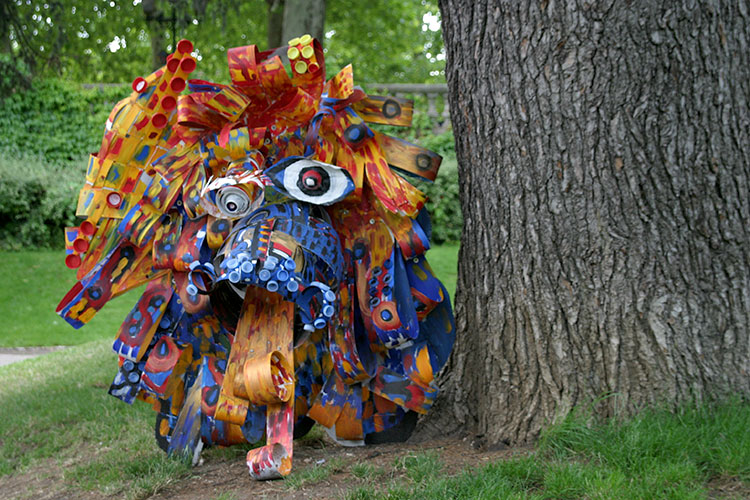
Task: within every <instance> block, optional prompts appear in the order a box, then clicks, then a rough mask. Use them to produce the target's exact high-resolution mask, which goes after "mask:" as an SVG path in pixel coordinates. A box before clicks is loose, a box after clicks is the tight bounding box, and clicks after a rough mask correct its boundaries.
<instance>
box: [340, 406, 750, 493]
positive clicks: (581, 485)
mask: <svg viewBox="0 0 750 500" xmlns="http://www.w3.org/2000/svg"><path fill="white" fill-rule="evenodd" d="M748 429H750V404H748V403H747V402H741V401H739V400H735V401H729V402H726V403H723V404H717V405H699V406H685V407H683V408H681V409H679V410H678V411H676V412H671V411H667V410H647V411H644V412H642V413H640V414H639V415H638V416H636V417H634V418H631V419H627V420H624V421H616V420H608V421H604V422H592V419H591V418H587V417H586V416H585V415H583V414H582V413H573V414H571V415H570V416H569V417H568V418H567V419H565V420H564V421H563V422H561V423H560V424H557V425H555V426H552V427H551V428H550V429H549V430H548V431H547V432H546V433H545V435H544V437H543V438H542V440H541V441H540V443H539V445H538V447H537V449H536V450H535V451H534V452H532V453H531V454H530V455H528V456H524V457H516V458H511V459H508V460H501V461H498V462H496V463H493V464H490V465H487V466H485V467H483V468H481V469H478V470H476V469H475V470H466V471H463V472H461V473H460V474H458V475H456V476H453V477H444V474H442V471H443V469H444V467H443V466H442V464H441V463H440V460H439V458H438V457H435V456H430V455H418V456H414V457H406V458H405V459H402V460H401V463H397V464H396V465H397V468H402V469H403V470H404V471H405V475H406V478H407V481H406V482H400V483H391V484H390V485H389V486H388V487H386V488H384V489H380V490H378V489H376V488H373V487H372V485H367V486H362V487H359V488H356V489H354V490H352V491H350V492H349V494H348V496H347V498H348V499H349V500H373V499H388V500H395V499H402V498H430V499H436V500H440V499H461V498H466V499H474V498H480V499H481V498H487V499H490V498H492V499H494V498H528V499H553V498H554V499H579V498H591V499H596V498H599V499H623V500H624V499H675V500H678V499H680V500H682V499H707V498H714V497H715V495H714V492H712V491H711V489H710V486H709V483H711V482H712V481H719V482H730V483H740V489H741V490H742V491H741V494H744V495H747V494H748V493H750V432H748ZM737 498H739V496H738V497H737Z"/></svg>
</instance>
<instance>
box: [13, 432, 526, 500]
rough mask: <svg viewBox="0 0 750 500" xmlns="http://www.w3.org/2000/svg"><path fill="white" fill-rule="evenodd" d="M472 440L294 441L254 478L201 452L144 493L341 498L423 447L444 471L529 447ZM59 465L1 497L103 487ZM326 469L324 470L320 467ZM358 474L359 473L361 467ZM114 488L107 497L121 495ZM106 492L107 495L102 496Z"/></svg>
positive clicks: (185, 497) (177, 499)
mask: <svg viewBox="0 0 750 500" xmlns="http://www.w3.org/2000/svg"><path fill="white" fill-rule="evenodd" d="M475 446H476V443H474V446H472V441H471V440H461V439H442V440H433V441H428V442H422V443H414V444H411V443H401V444H383V445H370V446H363V447H357V448H345V447H342V446H339V445H337V444H335V443H333V442H331V441H329V440H328V439H327V437H324V438H320V439H315V440H309V441H301V442H295V446H294V469H293V471H292V475H291V476H290V478H289V479H287V480H276V481H254V480H252V479H250V476H249V474H248V471H247V466H246V465H245V462H244V459H243V457H242V456H239V457H228V456H221V454H219V455H217V454H214V453H205V454H204V457H205V458H204V459H203V461H202V463H201V464H200V465H199V466H196V467H194V468H193V469H192V474H191V476H190V477H187V478H184V479H182V480H179V481H177V482H176V483H174V484H172V485H170V486H168V487H166V488H164V489H162V490H161V491H159V492H158V493H156V494H155V495H152V496H149V497H147V498H149V499H152V500H210V499H213V498H216V497H218V496H220V495H224V497H223V498H230V499H231V498H236V499H242V498H268V499H276V498H284V499H286V498H290V499H333V498H342V497H344V496H345V495H346V493H347V492H349V491H351V490H352V489H354V488H356V487H357V486H364V485H369V486H368V487H373V485H378V486H380V487H384V488H385V487H387V486H388V485H389V484H391V483H392V482H393V481H400V480H406V478H405V472H404V470H403V468H399V467H398V466H397V464H398V462H399V460H400V459H402V458H403V457H407V456H410V455H411V456H414V455H419V454H422V453H428V454H434V455H435V456H437V457H438V458H439V459H440V461H441V462H442V464H443V471H444V472H445V473H446V474H448V475H451V474H457V473H459V472H461V471H462V470H464V469H465V468H468V467H480V466H482V465H484V464H487V463H490V462H492V461H495V460H499V459H501V458H507V457H510V456H513V455H517V454H524V453H528V452H529V451H530V449H514V450H510V449H505V450H498V449H495V450H479V449H476V448H475ZM356 464H366V465H367V466H369V467H370V469H369V470H372V471H376V472H377V474H378V476H377V480H376V481H373V480H372V479H371V478H370V480H369V482H368V478H366V477H365V478H359V477H357V475H356V474H355V473H354V472H353V471H352V468H353V466H355V465H356ZM63 468H64V464H63V465H56V464H55V463H54V462H52V461H48V462H47V463H45V465H44V466H43V467H36V468H34V469H33V470H29V471H26V472H24V473H21V474H16V475H13V476H6V477H2V478H0V499H2V500H5V499H27V498H28V499H32V498H33V499H34V500H58V499H66V500H94V499H100V498H102V497H103V495H102V493H101V492H96V491H94V492H90V491H81V490H79V489H77V488H75V487H74V486H73V485H70V484H69V483H66V482H65V481H64V479H63ZM324 471H328V472H324ZM360 475H362V474H361V473H360ZM120 496H121V493H120V494H117V495H115V496H113V497H110V498H115V497H118V498H119V497H120ZM105 498H106V497H105Z"/></svg>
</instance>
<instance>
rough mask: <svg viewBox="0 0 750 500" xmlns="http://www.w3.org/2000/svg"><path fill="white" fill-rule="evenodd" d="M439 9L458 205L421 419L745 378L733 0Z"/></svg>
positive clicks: (615, 409) (739, 21) (741, 92)
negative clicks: (445, 309) (428, 404)
mask: <svg viewBox="0 0 750 500" xmlns="http://www.w3.org/2000/svg"><path fill="white" fill-rule="evenodd" d="M440 9H441V13H442V19H443V34H444V38H445V44H446V52H447V64H448V65H447V70H446V73H447V80H448V85H449V90H450V101H451V110H452V120H453V126H454V131H455V135H456V152H457V155H458V160H459V165H460V169H459V176H460V182H461V198H462V209H463V213H464V220H465V223H464V230H463V239H462V248H461V253H460V257H459V276H458V297H457V300H456V302H457V307H456V309H457V314H456V317H457V319H458V329H459V332H458V339H457V341H456V348H455V350H454V352H453V356H452V358H451V362H450V364H449V367H448V374H447V376H446V377H445V378H444V386H445V387H444V388H445V392H446V394H444V397H443V399H442V401H443V408H442V412H441V411H435V412H433V413H432V414H431V415H432V416H434V417H436V418H435V419H433V421H432V424H439V425H440V427H438V428H439V429H440V431H441V432H445V431H446V430H447V429H451V428H454V429H455V428H456V427H457V426H469V427H470V428H473V429H475V430H476V432H477V433H479V434H484V435H485V437H486V439H487V440H488V442H491V443H493V442H494V443H496V442H500V441H508V442H522V441H526V440H528V439H530V438H533V437H535V436H537V435H538V433H539V431H540V429H541V428H542V427H543V426H544V425H545V424H547V423H549V422H550V421H551V420H553V419H554V418H555V417H557V416H560V415H563V414H565V413H566V412H568V411H569V410H571V408H573V407H574V406H576V405H585V404H587V403H589V402H591V401H592V400H595V401H596V404H595V405H594V406H595V408H596V409H597V410H598V411H599V412H600V413H601V414H604V415H614V414H620V413H632V412H634V411H637V409H638V408H641V407H643V406H644V405H649V404H653V403H659V402H664V401H666V402H679V401H690V400H692V399H699V400H700V399H706V398H713V397H721V396H724V395H727V394H731V393H740V394H744V395H745V396H749V395H750V377H748V373H749V370H750V343H749V340H748V337H749V332H750V238H749V237H748V236H749V230H748V228H749V227H750V226H749V225H748V220H750V196H748V192H749V191H748V190H749V188H750V149H749V148H748V145H749V144H750V136H749V135H748V134H749V132H748V131H750V113H749V112H748V102H749V100H750V64H748V63H750V60H748V53H749V52H748V45H749V44H750V18H748V6H747V4H746V2H720V1H692V0H681V1H676V2H668V3H667V4H664V5H661V4H659V3H655V2H647V1H643V0H638V1H634V2H627V3H626V2H615V1H605V2H554V1H548V0H541V1H533V2H513V1H491V0H482V1H467V0H441V2H440ZM607 395H611V396H612V397H609V398H602V396H607ZM597 398H601V399H597ZM441 417H442V418H441Z"/></svg>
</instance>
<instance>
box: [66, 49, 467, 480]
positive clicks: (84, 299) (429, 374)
mask: <svg viewBox="0 0 750 500" xmlns="http://www.w3.org/2000/svg"><path fill="white" fill-rule="evenodd" d="M192 50H193V46H192V44H191V43H190V42H189V41H187V40H183V41H181V42H179V43H178V44H177V50H176V51H175V53H174V54H172V55H171V56H170V57H169V58H168V60H167V63H166V65H165V66H164V67H163V68H161V69H160V70H158V71H156V72H154V73H153V74H151V75H150V76H148V77H147V78H137V79H136V80H135V81H134V82H133V90H134V91H133V93H132V94H131V95H130V97H128V98H126V99H124V100H123V101H121V102H120V103H118V104H117V105H116V106H115V108H114V109H113V110H112V113H111V114H110V117H109V119H108V120H107V124H106V131H105V134H104V139H103V141H102V145H101V148H100V150H99V152H98V153H96V154H93V155H91V158H90V161H89V166H88V171H87V173H86V183H85V185H84V187H83V188H82V190H81V193H80V198H79V202H78V207H77V215H79V216H80V217H83V218H84V220H83V222H82V223H81V224H80V226H79V227H75V228H68V229H66V247H67V256H66V264H67V265H68V266H69V267H71V268H77V269H78V271H77V273H78V274H77V278H78V280H79V281H78V282H77V283H76V285H75V286H74V287H73V288H72V289H71V290H70V292H68V294H67V295H66V296H65V297H64V298H63V299H62V301H61V302H60V304H59V306H58V308H57V312H58V313H59V314H60V315H61V316H62V317H63V318H65V320H66V321H68V322H69V323H70V324H71V325H73V326H74V327H75V328H79V327H81V326H82V325H84V324H85V323H86V322H88V321H89V320H90V319H91V318H92V316H94V314H96V312H97V311H98V310H99V309H101V307H102V306H103V305H104V304H105V303H106V302H107V301H108V300H110V299H111V298H113V297H116V296H118V295H120V294H122V293H124V292H125V291H127V290H130V289H132V288H134V287H137V286H139V285H142V284H146V283H147V286H146V289H145V292H144V293H143V295H142V296H141V297H140V299H139V300H138V302H137V304H136V305H135V307H134V308H133V310H132V311H131V312H130V314H128V316H127V318H126V319H125V321H124V323H123V324H122V326H121V328H120V331H119V332H118V334H117V338H116V339H115V342H114V350H115V352H116V353H117V354H118V355H119V371H118V372H117V374H116V376H115V379H114V382H113V383H112V386H111V388H110V390H109V392H110V394H112V395H113V396H116V397H117V398H120V399H121V400H123V401H125V402H127V403H132V402H133V401H134V400H136V399H140V400H142V401H145V402H147V403H150V404H152V405H153V407H154V410H155V411H156V412H157V419H156V427H155V434H156V440H157V442H158V443H159V445H160V446H161V447H162V448H163V449H164V450H166V451H167V452H168V453H170V454H179V455H183V456H185V455H186V456H188V457H191V458H193V460H197V458H198V455H199V453H200V450H201V448H202V446H203V444H209V445H210V444H218V445H231V444H235V443H241V442H250V443H256V442H260V441H262V440H263V438H264V436H265V445H264V446H261V447H259V448H255V449H252V450H250V451H249V452H248V455H247V463H248V466H249V468H250V474H251V475H252V476H253V477H254V478H258V479H265V478H272V477H279V476H284V475H286V474H288V473H289V472H290V470H291V460H292V439H293V437H294V436H295V435H296V436H299V435H302V434H304V433H305V432H307V431H308V430H309V429H310V427H311V426H312V424H313V423H314V422H318V423H319V424H321V425H323V426H324V427H325V428H326V429H327V430H328V433H329V434H330V435H331V437H332V438H333V439H335V440H336V441H338V442H340V443H342V444H364V443H369V442H378V441H383V440H393V439H403V438H405V437H406V436H408V434H409V432H411V430H410V429H411V428H412V427H413V423H414V421H415V417H416V415H417V414H419V413H425V412H427V410H428V409H429V408H430V406H431V405H432V403H433V401H434V399H435V396H436V393H437V389H436V386H435V384H434V382H433V375H434V374H435V373H436V372H437V371H438V370H439V369H440V368H441V367H442V366H443V364H444V363H445V361H446V359H447V357H448V355H449V353H450V350H451V348H452V345H453V341H454V335H455V334H454V320H453V314H452V311H451V306H450V301H449V298H448V295H447V293H446V291H445V288H444V287H443V286H442V284H441V283H440V282H439V281H438V280H437V279H436V278H435V276H434V274H433V272H432V271H431V269H430V267H429V265H428V264H427V261H426V260H425V257H424V253H425V251H426V250H427V249H428V248H429V235H430V224H429V217H428V215H427V214H426V212H425V210H424V209H423V205H424V201H425V198H424V196H423V195H422V193H421V192H419V191H418V190H417V189H416V188H415V187H413V186H412V185H411V184H410V183H409V182H408V181H407V180H406V176H405V175H397V174H396V173H395V171H396V170H398V171H401V172H402V173H406V174H407V175H409V174H410V175H414V176H418V177H421V178H426V179H429V180H432V179H434V178H435V175H436V174H437V169H438V166H439V165H440V160H441V158H440V157H439V156H438V155H436V154H434V153H432V152H430V151H427V150H425V149H422V148H420V147H418V146H415V145H413V144H410V143H407V142H405V141H402V140H399V139H396V138H393V137H390V136H387V135H384V134H381V133H378V132H377V131H375V130H373V129H371V128H370V127H368V126H367V125H366V123H367V122H369V123H376V124H386V125H396V126H409V125H410V122H411V113H412V103H411V102H410V101H408V100H404V99H398V98H386V97H378V96H367V95H366V94H365V93H364V92H363V91H362V89H361V88H359V87H355V86H354V84H353V77H352V69H351V66H348V67H346V68H344V69H343V70H341V72H340V73H339V74H338V75H337V76H335V77H334V78H332V79H331V80H330V81H328V82H325V68H324V62H323V51H322V50H321V46H320V44H319V43H318V42H317V41H315V40H313V39H312V38H311V37H310V36H309V35H305V36H303V37H301V38H297V39H294V40H291V41H290V42H289V46H288V47H283V48H279V49H275V50H269V51H265V52H259V51H258V50H257V49H256V47H255V46H253V45H251V46H247V47H239V48H234V49H230V50H229V51H228V61H229V71H230V76H231V81H232V83H231V84H230V85H220V84H215V83H210V82H206V81H201V80H190V81H189V82H187V81H186V78H187V77H188V75H189V74H190V73H191V72H192V71H193V70H194V69H195V67H196V61H195V59H194V58H193V57H191V55H190V53H191V51H192ZM287 64H288V66H287ZM186 87H188V91H189V92H188V93H186V94H182V92H183V90H185V88H186Z"/></svg>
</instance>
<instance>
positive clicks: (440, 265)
mask: <svg viewBox="0 0 750 500" xmlns="http://www.w3.org/2000/svg"><path fill="white" fill-rule="evenodd" d="M425 255H426V256H427V260H428V262H429V263H430V267H432V270H433V271H434V272H435V275H436V276H437V277H438V278H440V281H442V282H443V285H445V288H446V289H448V293H449V294H450V296H451V300H452V299H453V298H455V297H456V277H457V271H456V269H457V265H458V245H440V246H435V247H432V248H431V249H429V250H427V253H426V254H425Z"/></svg>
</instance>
